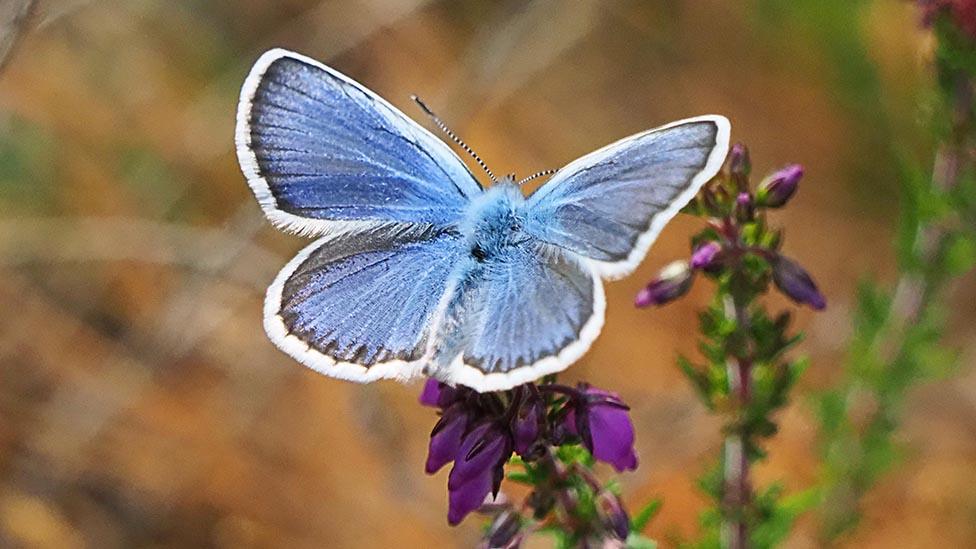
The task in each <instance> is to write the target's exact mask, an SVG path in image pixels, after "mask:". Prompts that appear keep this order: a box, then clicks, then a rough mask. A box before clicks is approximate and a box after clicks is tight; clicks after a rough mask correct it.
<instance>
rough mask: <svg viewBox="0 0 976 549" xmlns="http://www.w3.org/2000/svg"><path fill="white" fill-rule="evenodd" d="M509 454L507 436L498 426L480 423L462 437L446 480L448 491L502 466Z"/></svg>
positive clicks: (509, 444)
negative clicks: (452, 466)
mask: <svg viewBox="0 0 976 549" xmlns="http://www.w3.org/2000/svg"><path fill="white" fill-rule="evenodd" d="M511 452H512V448H511V443H510V442H509V439H508V435H507V433H505V432H503V431H502V430H501V429H499V428H498V426H496V425H494V424H492V423H482V424H481V425H479V426H477V427H475V428H474V429H472V430H471V431H470V432H469V433H468V434H467V435H465V436H464V440H463V441H462V442H461V446H460V448H458V452H457V456H456V457H455V459H454V468H452V469H451V474H450V476H449V477H448V479H447V487H448V489H453V488H454V487H456V486H460V485H461V484H464V483H465V482H467V481H469V480H471V479H473V478H475V477H477V476H479V475H481V474H482V473H483V472H485V471H489V472H490V471H492V470H493V469H494V468H495V467H497V466H498V465H500V464H503V463H504V460H503V458H504V459H508V456H509V455H510V454H511ZM503 454H504V455H503ZM500 462H501V463H500Z"/></svg>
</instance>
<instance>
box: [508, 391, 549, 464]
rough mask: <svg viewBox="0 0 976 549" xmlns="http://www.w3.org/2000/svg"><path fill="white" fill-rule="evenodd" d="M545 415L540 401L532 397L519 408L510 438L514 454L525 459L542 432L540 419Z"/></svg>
mask: <svg viewBox="0 0 976 549" xmlns="http://www.w3.org/2000/svg"><path fill="white" fill-rule="evenodd" d="M545 413H546V411H545V408H544V407H543V405H542V401H540V400H539V399H538V398H534V397H533V398H530V399H529V400H527V401H526V402H524V403H523V404H522V406H521V407H519V411H518V413H517V414H516V416H515V420H514V422H513V425H512V437H513V438H514V443H515V452H516V453H517V454H518V455H520V456H522V457H525V456H526V454H528V453H529V451H530V450H531V449H532V448H533V446H535V443H536V441H537V440H538V439H539V434H540V432H541V431H542V419H543V417H544V416H545Z"/></svg>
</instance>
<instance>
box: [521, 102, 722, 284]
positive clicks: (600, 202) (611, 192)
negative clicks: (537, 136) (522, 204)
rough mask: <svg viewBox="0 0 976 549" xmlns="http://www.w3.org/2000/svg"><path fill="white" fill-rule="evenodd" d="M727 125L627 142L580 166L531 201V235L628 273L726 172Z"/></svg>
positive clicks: (685, 126) (675, 129)
mask: <svg viewBox="0 0 976 549" xmlns="http://www.w3.org/2000/svg"><path fill="white" fill-rule="evenodd" d="M729 131H730V130H729V121H728V120H727V119H726V118H725V117H723V116H701V117H697V118H690V119H687V120H682V121H679V122H674V123H672V124H668V125H666V126H663V127H660V128H657V129H653V130H649V131H646V132H643V133H639V134H636V135H633V136H631V137H627V138H625V139H622V140H620V141H618V142H616V143H613V144H611V145H608V146H606V147H604V148H602V149H600V150H598V151H596V152H593V153H590V154H588V155H586V156H583V157H582V158H580V159H578V160H575V161H573V162H571V163H569V164H568V165H566V166H565V167H563V168H562V169H560V170H559V171H557V172H556V174H555V175H553V176H552V178H551V179H550V180H549V181H547V182H546V183H545V184H544V185H543V186H542V187H540V188H539V189H538V190H537V191H536V192H535V193H533V194H532V195H531V196H530V197H529V199H528V208H527V216H528V217H527V221H526V231H527V232H529V233H530V234H532V235H534V236H536V237H537V238H539V239H541V240H543V241H546V242H549V243H551V244H553V245H555V246H559V247H560V248H563V249H566V250H570V251H572V252H574V253H576V254H579V255H580V256H582V257H585V258H589V259H590V260H592V264H593V266H594V268H595V269H596V271H597V272H598V273H599V274H600V275H602V276H604V277H606V278H619V277H621V276H625V275H627V274H629V273H630V272H631V271H633V270H634V268H636V267H637V264H639V263H640V261H641V259H643V258H644V255H645V254H646V253H647V250H648V248H650V245H651V244H652V243H653V241H654V239H655V238H656V237H657V235H658V233H659V232H660V231H661V229H662V228H663V227H664V225H665V224H666V223H667V222H668V221H669V220H670V219H671V218H672V217H674V216H675V215H676V214H677V213H678V210H680V209H681V208H682V207H684V206H685V204H687V203H688V202H689V201H690V200H691V199H692V198H693V197H694V196H695V194H696V193H697V192H698V190H699V189H700V188H701V186H702V185H704V184H705V182H707V181H708V180H709V179H711V178H712V177H713V176H714V175H715V174H716V173H717V172H718V170H719V169H720V168H721V166H722V163H723V162H724V160H725V155H726V153H727V151H728V144H729Z"/></svg>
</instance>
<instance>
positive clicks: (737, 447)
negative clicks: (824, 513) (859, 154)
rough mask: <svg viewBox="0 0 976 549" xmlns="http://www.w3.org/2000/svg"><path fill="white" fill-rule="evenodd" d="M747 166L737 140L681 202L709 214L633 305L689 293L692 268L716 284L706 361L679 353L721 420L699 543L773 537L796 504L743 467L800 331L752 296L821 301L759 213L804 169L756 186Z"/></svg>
mask: <svg viewBox="0 0 976 549" xmlns="http://www.w3.org/2000/svg"><path fill="white" fill-rule="evenodd" d="M750 171H751V166H750V160H749V153H748V151H747V149H746V148H745V147H744V146H742V145H735V146H734V147H733V148H732V151H731V153H730V155H729V160H728V165H727V170H726V171H724V172H721V173H720V174H719V175H717V176H716V177H715V178H714V179H713V180H712V181H710V182H709V183H708V184H707V185H706V186H705V188H704V189H703V190H702V192H701V193H700V194H699V196H698V197H697V198H696V200H695V201H693V202H692V203H691V204H690V205H689V206H688V207H687V208H686V209H685V211H686V212H687V213H692V214H694V215H697V216H700V217H702V218H704V219H705V220H706V222H707V225H706V228H705V229H703V230H702V231H701V232H699V233H698V234H697V235H695V236H694V237H693V239H692V253H691V257H690V258H689V259H685V260H680V261H676V262H674V263H672V264H670V265H668V266H667V267H665V268H664V269H663V270H662V271H661V273H660V275H659V276H658V277H657V278H655V279H654V280H652V281H651V282H650V283H649V284H648V285H647V287H646V288H645V289H644V290H642V291H641V292H640V293H639V294H638V296H637V305H638V306H648V305H663V304H665V303H668V302H671V301H673V300H675V299H677V298H678V297H680V296H681V295H683V294H684V293H685V292H687V291H688V290H689V288H690V287H691V285H692V281H693V279H694V278H695V277H697V276H703V277H705V278H708V279H710V280H712V281H713V282H714V283H715V285H716V293H715V297H714V299H713V300H712V303H711V305H710V306H709V307H708V308H707V309H706V310H704V311H703V312H702V313H701V315H700V331H701V334H702V341H701V344H700V348H701V351H702V354H703V358H704V360H703V361H702V362H701V363H694V362H692V361H691V360H689V359H687V358H684V357H682V358H680V366H681V369H682V371H683V372H684V373H685V375H686V376H687V377H688V379H689V380H690V381H691V383H692V385H693V386H694V388H695V389H696V391H697V393H698V395H699V397H700V399H701V401H702V402H703V403H704V405H705V406H706V407H707V408H708V409H709V410H710V411H712V412H713V413H715V414H719V415H721V416H723V417H724V419H725V425H724V428H723V432H724V433H725V441H724V448H723V452H722V457H721V459H720V462H721V463H720V467H719V468H718V469H716V471H715V472H714V473H712V474H709V475H707V476H706V477H705V478H704V479H703V481H702V486H703V488H704V489H705V491H706V492H707V493H708V494H709V495H710V496H711V497H712V498H713V499H714V501H715V509H714V510H713V511H712V512H710V513H706V515H705V516H704V517H703V521H704V523H705V525H706V526H709V527H712V526H714V528H709V531H708V533H707V534H706V537H705V539H704V540H702V541H701V543H700V545H702V546H706V547H712V546H718V545H721V546H723V547H730V548H733V549H743V548H745V547H768V546H771V545H774V544H775V543H776V542H777V541H778V540H779V539H781V538H782V537H783V536H784V535H785V533H786V532H787V531H788V529H789V527H788V524H789V523H790V522H791V517H793V516H795V515H796V513H797V512H798V508H797V507H796V506H795V505H793V504H792V503H790V502H789V501H787V502H784V501H783V500H782V498H781V491H782V490H781V488H780V487H778V486H773V487H770V488H767V489H765V490H757V489H756V487H755V486H754V485H753V482H752V478H751V474H750V472H751V466H752V464H753V463H754V462H755V461H757V460H759V459H762V458H763V457H764V455H765V454H764V452H763V449H762V442H763V440H764V439H766V438H768V437H770V436H772V435H773V434H775V432H776V430H777V426H776V423H775V422H774V420H773V418H772V415H773V413H774V412H776V411H777V410H778V409H780V408H781V407H783V406H784V405H785V404H786V403H787V400H788V397H789V392H790V389H791V388H792V387H793V386H794V384H795V383H796V380H797V379H798V377H799V375H800V373H801V372H802V371H803V369H804V366H805V362H804V361H803V360H793V359H788V358H786V357H785V353H786V352H787V351H788V350H789V349H790V348H791V347H793V345H795V344H796V343H797V341H799V339H800V336H799V335H792V334H791V333H790V332H789V326H790V314H789V313H788V312H782V313H779V314H775V315H773V314H771V313H770V312H769V311H768V310H767V309H766V308H765V307H764V306H763V305H762V303H761V302H760V301H759V298H760V297H761V296H762V295H763V294H764V293H766V292H767V291H768V289H769V288H770V287H771V286H775V287H776V288H778V289H779V291H780V292H782V293H783V294H784V295H786V296H787V297H789V298H790V299H792V300H793V301H795V302H797V303H799V304H805V305H807V306H810V307H812V308H814V309H817V310H819V309H823V308H824V307H825V306H826V300H825V299H824V297H823V295H822V294H821V293H820V291H819V290H818V289H817V286H816V284H815V283H814V282H813V280H812V278H811V277H810V275H809V274H807V272H806V271H805V270H804V269H803V268H802V267H800V265H799V264H798V263H796V262H795V261H794V260H792V259H790V258H788V257H786V256H784V255H783V254H782V253H781V251H780V248H781V244H782V241H783V236H782V232H781V231H779V230H776V229H773V228H771V227H770V226H769V225H768V223H767V220H766V212H767V211H768V210H770V209H777V208H781V207H783V206H785V205H786V204H787V202H788V201H789V200H790V198H791V197H792V196H793V194H794V193H795V192H796V189H797V186H798V184H799V182H800V179H801V178H802V176H803V168H802V167H801V166H799V165H791V166H787V167H785V168H783V169H781V170H779V171H777V172H775V173H773V174H771V175H769V176H767V177H765V178H764V179H763V180H762V181H761V182H760V183H759V184H758V185H757V186H756V187H755V188H754V187H753V186H752V185H751V184H750V181H749V176H750ZM784 525H785V527H784Z"/></svg>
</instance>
